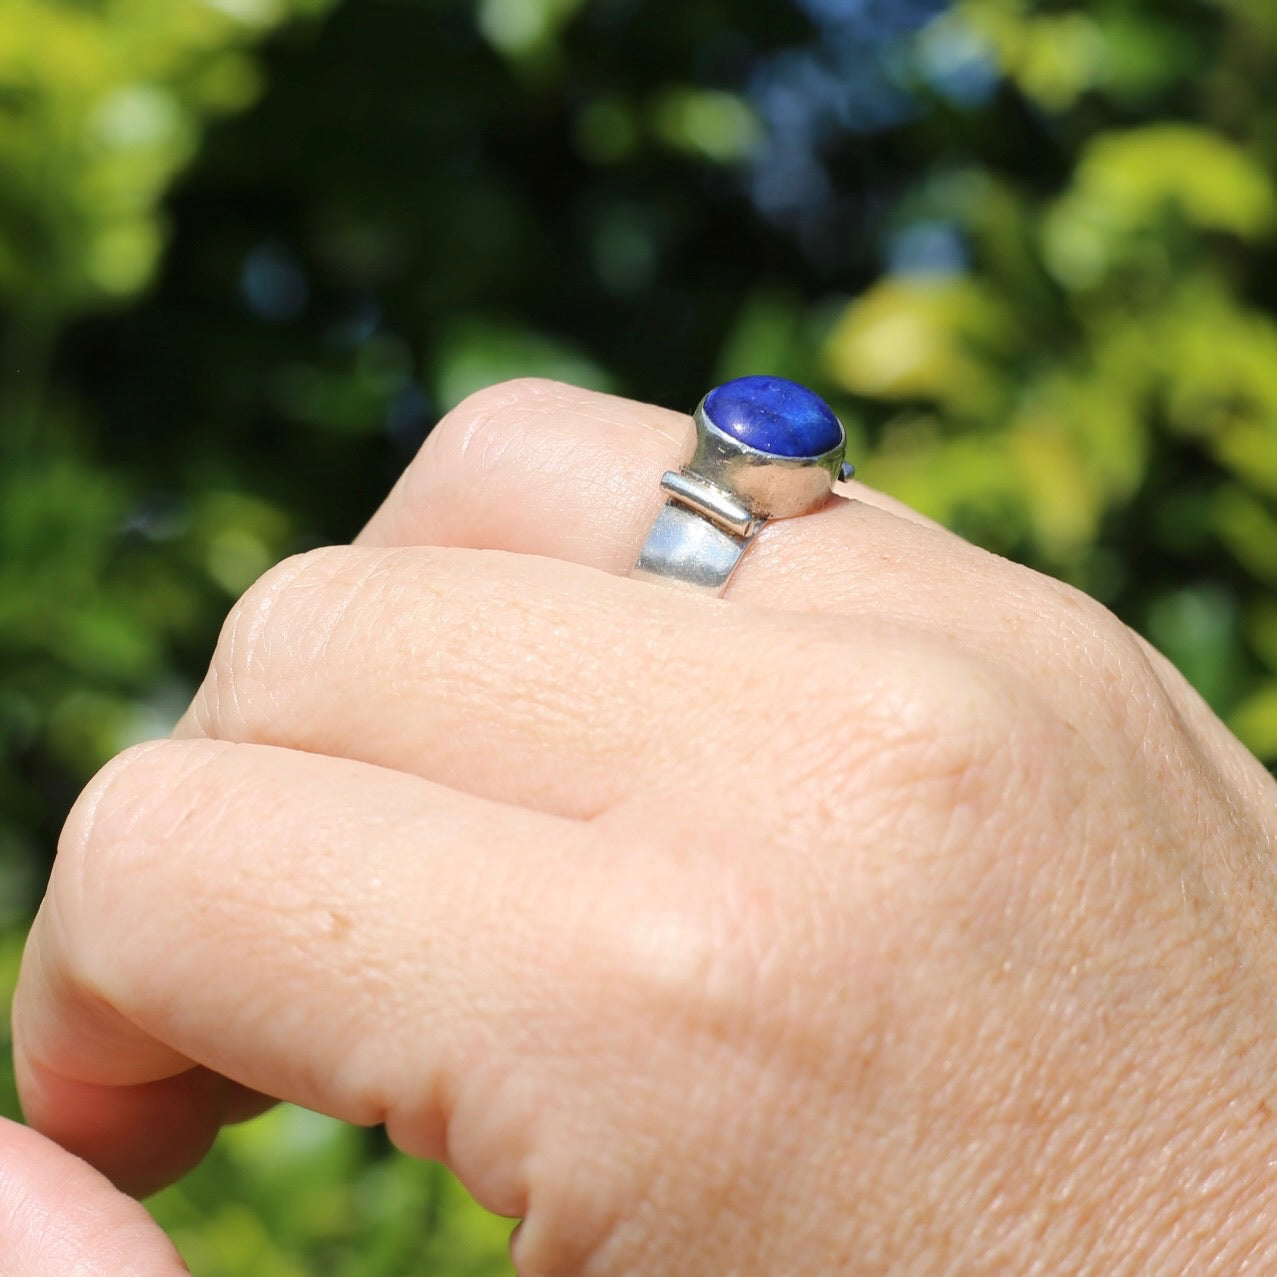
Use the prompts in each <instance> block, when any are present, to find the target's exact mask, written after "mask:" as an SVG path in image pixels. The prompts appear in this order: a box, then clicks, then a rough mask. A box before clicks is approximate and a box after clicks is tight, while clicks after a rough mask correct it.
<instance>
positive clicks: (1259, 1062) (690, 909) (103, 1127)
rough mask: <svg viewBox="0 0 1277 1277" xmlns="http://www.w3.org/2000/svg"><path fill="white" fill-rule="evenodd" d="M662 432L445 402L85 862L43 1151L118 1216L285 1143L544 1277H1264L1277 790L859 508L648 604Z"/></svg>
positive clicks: (1080, 639) (137, 775) (566, 408)
mask: <svg viewBox="0 0 1277 1277" xmlns="http://www.w3.org/2000/svg"><path fill="white" fill-rule="evenodd" d="M690 432H691V424H690V422H689V421H688V419H687V418H685V417H683V416H681V415H679V414H675V413H671V412H667V411H664V410H662V409H657V408H652V407H649V406H646V405H642V404H636V403H631V402H627V401H624V400H620V399H614V398H609V397H606V396H600V395H595V394H591V393H587V392H584V391H579V390H574V389H571V388H568V387H565V386H560V385H556V384H552V383H545V382H520V383H513V384H511V385H507V386H502V387H498V388H495V389H493V390H490V391H487V392H484V393H483V394H482V395H479V396H476V397H475V398H473V399H471V400H469V401H467V402H466V403H465V404H463V405H462V406H461V407H460V408H458V409H457V410H456V411H455V412H454V413H453V414H451V415H450V416H449V417H448V418H447V419H446V420H445V421H444V422H443V423H442V424H441V425H440V426H439V427H438V428H437V430H436V431H435V432H434V434H433V435H432V436H431V438H430V440H429V441H428V442H427V444H426V446H425V448H424V449H423V451H422V453H421V455H420V456H419V457H418V458H417V459H416V461H415V462H414V463H413V464H412V466H411V467H410V468H409V470H408V471H407V473H406V474H405V475H404V477H403V479H402V480H401V482H400V483H399V485H398V486H397V487H396V488H395V490H394V491H393V492H392V493H391V494H390V496H389V498H388V499H387V501H386V504H385V505H384V507H383V508H382V509H381V510H380V511H379V512H378V513H377V514H376V515H375V516H374V518H373V519H372V521H371V522H370V524H369V525H368V527H367V529H366V530H365V532H364V533H363V535H362V536H361V537H360V538H359V541H358V542H357V544H356V545H354V546H351V547H335V548H330V549H324V550H317V551H313V552H310V553H308V554H305V555H302V556H299V557H297V558H295V559H291V560H289V561H287V562H286V563H284V564H282V565H280V566H279V567H277V568H275V569H274V570H272V571H271V572H270V573H268V574H267V575H266V576H265V577H264V578H263V579H262V580H261V581H260V582H259V583H258V584H257V585H256V586H254V587H253V588H252V589H251V590H250V591H249V592H248V594H247V595H245V597H244V598H243V599H242V600H241V601H240V602H239V603H238V604H237V605H236V607H235V608H234V609H233V611H232V613H231V616H230V617H229V619H228V621H227V623H226V626H225V628H224V630H223V634H222V637H221V640H220V642H219V644H218V646H217V650H216V652H215V653H214V655H213V658H212V662H211V666H210V670H209V673H208V676H207V678H206V679H205V681H204V684H203V686H202V687H201V688H200V690H199V692H198V694H197V696H196V698H195V701H194V703H193V705H192V706H191V709H190V711H189V712H188V714H187V715H186V717H185V718H184V719H183V721H182V723H181V724H180V726H179V729H178V731H177V733H176V734H175V737H174V738H173V739H172V740H168V741H163V742H158V743H153V744H150V745H147V746H143V747H140V748H139V749H137V750H134V751H132V752H131V753H129V754H127V755H125V756H123V757H122V758H121V759H119V760H117V761H116V762H115V763H113V764H111V765H110V766H109V767H108V769H107V770H106V772H105V773H104V774H103V775H102V776H101V777H99V778H98V779H97V780H96V781H95V782H94V783H93V785H92V786H91V787H90V788H89V790H88V791H86V794H85V796H84V797H83V798H82V799H81V802H80V804H79V805H78V807H77V809H76V811H75V812H74V813H73V815H72V818H71V820H70V821H69V823H68V826H67V830H66V833H65V836H64V839H63V843H62V846H61V848H60V851H59V857H58V863H57V866H56V869H55V871H54V875H53V879H52V882H51V884H50V889H49V895H48V898H47V900H46V902H45V905H44V907H43V909H42V911H41V915H40V918H39V920H38V922H37V925H36V928H35V931H34V933H33V936H32V940H31V944H30V946H29V949H28V953H27V957H26V961H25V963H24V970H23V977H22V983H21V988H20V990H19V997H18V1003H17V1008H16V1028H17V1035H18V1064H19V1074H20V1080H21V1084H22V1088H23V1096H24V1103H25V1105H26V1107H27V1110H28V1113H29V1115H30V1118H31V1120H32V1121H33V1123H34V1124H35V1125H37V1126H38V1127H40V1128H41V1129H43V1130H45V1131H47V1132H48V1133H49V1134H51V1135H53V1136H55V1137H56V1138H57V1139H58V1140H60V1141H62V1142H63V1143H65V1144H66V1145H67V1146H68V1147H69V1148H71V1149H73V1150H75V1151H77V1152H80V1153H82V1154H83V1155H85V1156H86V1157H88V1158H90V1159H91V1160H92V1161H94V1162H95V1163H96V1164H97V1165H99V1166H101V1167H102V1168H103V1169H104V1170H105V1171H106V1172H107V1173H108V1174H109V1175H110V1176H111V1177H112V1178H113V1179H115V1180H116V1181H117V1183H119V1184H121V1185H123V1186H125V1187H127V1188H130V1189H134V1190H137V1189H143V1188H149V1187H153V1186H155V1185H156V1184H158V1183H161V1182H164V1181H165V1180H167V1179H169V1178H171V1177H173V1176H176V1175H178V1174H180V1173H181V1172H182V1171H183V1170H184V1169H185V1168H186V1167H187V1166H189V1165H190V1164H191V1163H193V1162H194V1161H195V1160H197V1159H198V1158H199V1157H200V1156H201V1155H202V1153H203V1151H204V1150H205V1148H206V1147H207V1145H208V1143H209V1141H210V1139H211V1138H212V1136H213V1134H214V1133H215V1131H216V1129H217V1127H218V1125H219V1124H220V1123H221V1122H223V1121H225V1120H230V1119H232V1118H233V1117H235V1116H237V1115H243V1114H244V1113H247V1112H251V1111H253V1109H254V1108H255V1107H259V1106H260V1105H261V1104H263V1103H265V1102H267V1101H266V1100H265V1099H264V1098H263V1097H265V1096H270V1097H278V1098H282V1099H286V1100H291V1101H295V1102H298V1103H301V1104H305V1105H308V1106H310V1107H313V1108H316V1109H320V1110H323V1111H325V1112H328V1113H331V1114H334V1115H336V1116H338V1117H341V1118H345V1119H347V1120H350V1121H352V1122H362V1123H374V1122H382V1121H384V1122H386V1123H387V1125H388V1127H389V1130H390V1133H391V1135H392V1137H393V1138H394V1139H395V1140H396V1141H397V1142H398V1143H399V1144H400V1146H401V1147H403V1148H404V1149H405V1150H406V1151H407V1152H409V1153H412V1154H414V1155H419V1156H425V1157H433V1158H442V1159H444V1160H446V1161H447V1162H448V1163H449V1164H450V1165H451V1166H452V1167H453V1168H454V1169H455V1170H456V1171H457V1173H458V1174H459V1175H460V1176H461V1177H462V1179H463V1181H464V1182H465V1183H466V1184H467V1185H468V1187H469V1188H470V1189H471V1190H472V1191H473V1192H474V1193H475V1194H476V1196H477V1197H478V1198H479V1199H480V1200H481V1201H482V1202H484V1203H485V1204H486V1205H488V1206H489V1207H490V1208H492V1209H494V1210H497V1211H499V1212H502V1213H507V1214H511V1215H518V1216H522V1217H524V1219H525V1223H524V1225H523V1227H522V1228H521V1229H520V1230H519V1232H518V1234H517V1239H516V1242H515V1261H516V1264H517V1266H518V1267H519V1270H520V1272H521V1273H523V1274H526V1275H527V1277H548V1275H550V1274H554V1275H559V1274H562V1275H564V1277H567V1275H570V1274H582V1277H584V1275H585V1274H589V1275H590V1277H609V1275H611V1274H615V1275H616V1277H621V1275H622V1274H629V1273H634V1272H643V1273H647V1274H652V1275H653V1277H676V1275H677V1277H682V1275H684V1274H686V1275H688V1277H692V1275H697V1277H700V1275H703V1274H705V1273H710V1272H714V1273H724V1274H727V1273H732V1274H740V1275H742V1277H753V1275H755V1274H756V1275H757V1277H780V1275H782V1274H793V1275H794V1277H798V1275H799V1274H803V1275H809V1274H813V1273H848V1274H852V1273H854V1274H862V1273H863V1274H878V1273H882V1274H887V1273H918V1274H922V1273H936V1274H940V1273H962V1274H980V1273H989V1274H994V1273H1030V1272H1042V1273H1095V1274H1106V1275H1121V1274H1131V1275H1134V1274H1149V1273H1154V1274H1156V1273H1166V1274H1178V1273H1186V1272H1192V1273H1194V1274H1220V1275H1223V1274H1230V1275H1232V1274H1237V1273H1239V1272H1244V1271H1254V1272H1257V1273H1260V1272H1266V1271H1274V1270H1277V1172H1275V1171H1274V1169H1273V1168H1274V1166H1277V1119H1275V1118H1274V1104H1275V1103H1277V1095H1275V1094H1274V1090H1275V1087H1274V1079H1275V1078H1277V1012H1275V1011H1274V1009H1273V999H1272V988H1273V985H1274V977H1277V957H1275V952H1277V951H1275V949H1274V941H1273V936H1274V935H1275V934H1277V930H1275V929H1274V926H1275V924H1277V881H1275V879H1274V872H1273V863H1272V851H1273V848H1274V840H1275V837H1277V814H1275V811H1277V803H1275V801H1274V800H1275V798H1277V793H1275V787H1274V784H1273V782H1272V780H1271V778H1270V777H1268V776H1267V774H1266V773H1265V772H1264V771H1263V770H1262V768H1260V767H1259V766H1258V764H1257V763H1256V762H1255V761H1254V760H1253V759H1252V758H1251V757H1250V756H1249V755H1248V754H1247V753H1246V751H1245V750H1244V749H1243V748H1242V747H1241V746H1240V745H1239V744H1238V743H1237V742H1236V741H1235V740H1233V738H1232V737H1231V736H1230V735H1229V734H1228V733H1227V731H1226V730H1225V729H1224V728H1223V727H1222V725H1221V724H1219V723H1218V721H1217V720H1215V719H1214V717H1213V716H1212V715H1211V714H1210V712H1209V711H1208V710H1207V709H1206V707H1205V706H1204V705H1203V704H1202V703H1201V701H1200V700H1199V699H1198V698H1197V697H1196V695H1195V694H1194V693H1193V692H1192V691H1191V690H1190V689H1189V688H1188V686H1187V685H1186V684H1185V683H1184V682H1183V680H1182V679H1181V678H1180V677H1179V675H1178V674H1176V673H1175V672H1174V671H1173V670H1172V669H1171V668H1170V667H1169V666H1168V665H1167V664H1166V662H1165V661H1163V660H1162V659H1161V658H1160V657H1159V656H1158V655H1157V654H1156V653H1154V652H1152V651H1151V650H1150V649H1148V648H1147V647H1146V646H1145V645H1144V644H1143V643H1142V642H1141V641H1140V640H1138V639H1137V638H1136V637H1135V636H1134V635H1132V634H1131V633H1130V632H1129V631H1127V630H1126V629H1125V627H1123V626H1122V625H1121V624H1120V623H1119V622H1118V621H1117V620H1116V619H1115V618H1114V617H1112V616H1111V615H1109V614H1108V613H1107V612H1105V611H1104V610H1103V609H1102V608H1100V607H1099V606H1098V605H1097V604H1095V603H1093V602H1091V601H1090V600H1087V599H1085V598H1083V597H1082V596H1080V595H1078V594H1076V593H1074V592H1072V591H1070V590H1069V589H1067V588H1066V587H1064V586H1062V585H1060V584H1058V583H1056V582H1053V581H1050V580H1047V579H1045V578H1043V577H1040V576H1037V575H1035V574H1034V573H1032V572H1029V571H1027V570H1026V569H1023V568H1021V567H1017V566H1015V565H1013V564H1010V563H1007V562H1005V561H1003V560H1000V559H997V558H995V557H993V556H991V555H988V554H986V553H985V552H983V551H981V550H979V549H976V548H975V547H973V546H970V545H968V544H966V543H964V542H963V541H961V540H960V539H958V538H957V537H954V536H952V535H950V534H948V533H946V532H944V531H943V530H941V529H939V528H937V527H936V526H934V525H933V524H930V523H929V522H927V521H926V520H924V519H922V518H920V517H918V516H916V515H914V514H913V513H912V512H910V511H908V510H905V509H903V508H901V507H899V506H898V505H896V504H894V503H892V502H891V501H889V500H888V499H886V498H884V497H881V496H879V495H877V494H875V493H873V492H872V491H869V490H867V489H865V488H864V487H863V486H861V485H858V484H850V485H846V486H845V487H842V488H840V490H839V491H840V495H839V496H837V497H836V498H834V499H833V500H832V501H831V502H830V504H829V505H827V506H826V507H825V508H823V509H822V510H820V511H819V512H818V513H815V514H811V515H806V516H803V517H801V518H796V519H790V520H775V521H772V522H769V523H767V524H766V525H765V526H764V527H763V529H762V531H761V532H760V533H759V535H758V539H757V542H756V544H755V545H754V546H753V547H752V548H751V549H750V551H749V553H748V554H746V555H745V557H744V558H743V560H742V561H741V564H740V567H739V569H738V570H737V572H736V574H735V575H734V576H733V577H732V579H731V583H730V585H729V586H728V588H727V590H726V593H725V596H724V597H723V598H722V599H713V598H703V597H699V596H695V595H689V594H685V593H679V592H677V591H674V590H668V589H663V588H661V587H660V586H659V585H653V584H651V583H650V582H644V581H638V580H633V579H630V578H629V576H628V572H629V568H630V566H631V565H632V564H633V563H634V560H635V556H636V554H637V552H638V547H639V546H640V545H641V544H642V543H643V538H644V536H645V535H646V532H647V529H648V528H650V527H651V525H652V522H653V519H654V518H655V517H656V514H657V511H658V510H659V509H660V507H661V504H662V501H663V500H664V497H663V494H662V492H661V490H660V486H659V485H660V480H661V475H662V474H663V473H664V472H665V471H667V470H671V469H677V468H678V466H679V465H680V464H682V461H683V460H684V459H685V458H686V455H687V449H688V447H689V440H690V437H691V435H690Z"/></svg>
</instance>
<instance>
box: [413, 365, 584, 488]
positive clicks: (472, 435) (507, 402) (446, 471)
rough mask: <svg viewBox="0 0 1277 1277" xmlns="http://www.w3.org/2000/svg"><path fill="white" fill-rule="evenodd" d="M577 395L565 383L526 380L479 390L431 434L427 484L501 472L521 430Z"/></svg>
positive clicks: (425, 455) (426, 452)
mask: <svg viewBox="0 0 1277 1277" xmlns="http://www.w3.org/2000/svg"><path fill="white" fill-rule="evenodd" d="M573 393H576V394H579V393H580V392H579V391H577V392H574V391H573V390H572V389H571V388H569V387H567V386H565V385H564V384H563V383H562V382H557V381H551V380H549V379H547V378H542V377H521V378H517V379H515V380H512V381H504V382H499V383H497V384H496V385H494V386H488V387H485V388H484V389H483V390H477V391H475V392H474V393H473V394H471V395H469V396H467V397H466V398H465V399H463V400H462V401H461V403H460V404H458V405H457V406H456V407H455V408H454V409H452V411H451V412H449V413H448V414H447V415H446V416H445V417H444V418H443V419H442V420H441V421H440V422H439V424H438V425H437V426H436V427H435V428H434V430H432V431H431V433H430V442H429V445H428V446H427V448H426V449H425V450H424V452H423V462H424V463H425V464H424V466H423V468H422V470H421V471H419V472H418V473H419V475H420V480H421V482H422V483H423V484H433V485H435V486H438V485H439V484H440V483H443V484H446V483H448V482H458V481H464V482H470V481H472V480H473V478H475V477H479V478H482V477H483V476H484V475H487V474H490V473H491V472H492V471H494V470H496V469H497V468H498V467H499V466H500V465H501V464H502V461H503V459H504V458H505V457H506V456H507V455H508V450H509V449H510V448H511V447H512V446H514V445H515V444H516V443H517V441H518V439H519V437H520V431H519V430H518V429H517V426H518V425H519V424H520V423H521V422H526V421H527V420H528V419H529V418H531V417H534V416H536V415H537V414H539V413H542V412H545V411H547V410H549V409H551V408H552V407H553V406H554V405H555V404H556V403H561V402H562V401H563V400H564V398H565V397H567V396H569V395H571V394H573Z"/></svg>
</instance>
